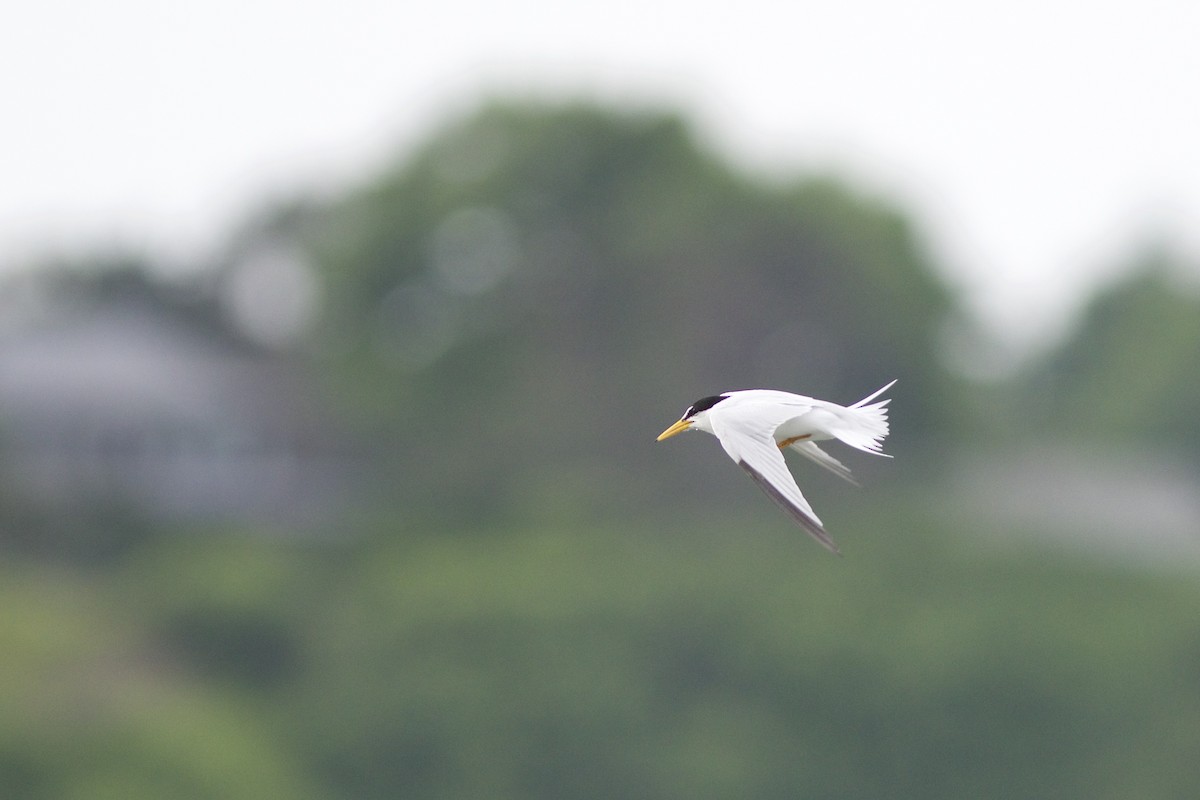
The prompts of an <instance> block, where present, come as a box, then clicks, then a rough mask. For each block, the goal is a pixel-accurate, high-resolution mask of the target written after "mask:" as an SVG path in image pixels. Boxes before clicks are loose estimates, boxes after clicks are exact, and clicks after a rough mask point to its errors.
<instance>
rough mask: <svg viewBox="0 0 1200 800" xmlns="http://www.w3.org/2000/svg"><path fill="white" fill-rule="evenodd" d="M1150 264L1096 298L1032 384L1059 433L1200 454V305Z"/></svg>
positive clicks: (1159, 265) (1162, 266) (1168, 266)
mask: <svg viewBox="0 0 1200 800" xmlns="http://www.w3.org/2000/svg"><path fill="white" fill-rule="evenodd" d="M1175 268H1178V269H1182V268H1181V267H1180V266H1179V265H1174V264H1172V263H1170V262H1166V261H1163V260H1162V259H1161V258H1159V259H1153V260H1150V261H1148V262H1146V263H1144V264H1143V265H1142V267H1141V268H1140V269H1138V270H1136V271H1135V272H1134V273H1133V274H1132V275H1131V276H1130V277H1129V278H1128V279H1127V280H1125V281H1124V282H1122V283H1119V284H1117V285H1115V286H1113V287H1111V288H1110V289H1108V290H1107V291H1106V292H1104V293H1103V294H1101V295H1100V296H1099V297H1097V298H1096V299H1095V300H1094V301H1093V302H1092V304H1091V305H1090V307H1089V308H1088V309H1087V312H1086V314H1085V315H1084V319H1083V321H1082V323H1081V324H1080V326H1079V329H1078V331H1077V332H1076V333H1075V335H1073V336H1072V337H1071V338H1070V339H1069V340H1068V341H1067V342H1066V343H1065V344H1064V345H1063V347H1062V348H1061V349H1059V350H1058V351H1057V352H1055V353H1054V354H1052V356H1051V357H1050V358H1049V359H1048V360H1047V362H1046V363H1045V364H1043V365H1041V368H1040V370H1039V371H1038V372H1037V374H1036V375H1035V376H1034V377H1033V378H1032V380H1031V386H1032V390H1033V391H1034V392H1037V393H1038V394H1039V395H1040V396H1041V397H1042V398H1044V400H1043V402H1044V403H1045V406H1044V408H1045V411H1044V413H1045V419H1046V422H1047V423H1049V425H1050V426H1052V427H1053V428H1054V429H1056V430H1057V431H1059V432H1065V433H1068V434H1074V435H1082V436H1086V437H1089V438H1090V437H1094V436H1095V435H1096V432H1103V434H1102V435H1103V437H1104V438H1105V439H1109V440H1119V441H1125V442H1130V441H1142V442H1155V443H1158V444H1165V445H1170V446H1173V447H1178V448H1184V449H1186V450H1187V451H1188V452H1190V453H1191V454H1193V455H1197V456H1200V429H1198V428H1197V426H1196V425H1195V420H1196V418H1197V416H1200V370H1197V369H1196V367H1195V361H1196V354H1197V353H1198V352H1200V299H1198V298H1197V297H1196V296H1195V294H1194V293H1189V292H1187V291H1184V290H1182V289H1180V288H1179V287H1178V286H1177V285H1176V283H1175V281H1173V280H1172V278H1171V276H1170V273H1171V271H1172V269H1175Z"/></svg>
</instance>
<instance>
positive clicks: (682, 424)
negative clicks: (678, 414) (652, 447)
mask: <svg viewBox="0 0 1200 800" xmlns="http://www.w3.org/2000/svg"><path fill="white" fill-rule="evenodd" d="M690 427H692V421H691V420H690V419H681V420H679V421H678V422H676V423H675V424H674V425H672V426H671V427H669V428H667V429H666V430H665V431H663V432H662V433H660V434H659V435H658V438H657V439H655V441H656V442H661V441H662V440H663V439H670V438H671V437H672V436H674V435H675V434H677V433H683V432H684V431H686V430H687V429H688V428H690Z"/></svg>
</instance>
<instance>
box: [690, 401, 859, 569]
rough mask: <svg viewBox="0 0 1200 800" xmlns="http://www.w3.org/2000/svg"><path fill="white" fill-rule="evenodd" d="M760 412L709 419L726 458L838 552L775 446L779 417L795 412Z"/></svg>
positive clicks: (801, 524) (821, 540)
mask: <svg viewBox="0 0 1200 800" xmlns="http://www.w3.org/2000/svg"><path fill="white" fill-rule="evenodd" d="M755 411H759V409H755ZM761 411H762V413H755V414H753V416H751V415H746V414H740V415H738V418H737V419H731V418H729V417H728V416H718V415H716V414H713V415H712V417H711V418H710V419H711V422H712V426H713V431H714V433H715V434H716V436H717V438H718V439H719V440H720V442H721V446H722V447H724V448H725V452H726V453H728V454H729V457H730V458H732V459H733V460H734V461H735V462H736V463H737V465H738V466H739V467H741V468H742V469H744V470H746V472H747V473H748V474H749V475H750V477H751V478H753V479H754V481H755V482H756V483H757V484H758V485H759V488H761V489H762V490H763V491H764V492H766V494H767V496H768V497H770V498H771V499H772V500H774V501H775V502H776V503H778V504H779V506H780V507H781V508H783V510H784V511H786V512H787V513H788V515H789V516H791V518H792V519H794V520H795V521H796V522H797V523H798V524H799V525H800V527H802V528H804V530H805V531H807V532H808V533H809V535H810V536H812V537H813V538H814V539H816V540H817V541H818V542H820V543H821V544H822V545H824V546H825V547H826V548H828V549H829V550H831V551H832V552H834V553H837V552H839V551H838V548H837V545H835V544H834V543H833V540H832V539H830V538H829V534H828V533H826V532H825V528H824V527H823V526H822V525H821V520H820V519H819V518H818V517H817V515H816V512H814V511H813V510H812V506H810V505H809V504H808V501H807V500H805V499H804V495H803V494H802V493H801V492H800V487H799V486H797V485H796V480H795V479H794V478H793V477H792V473H790V472H788V468H787V462H786V461H784V459H783V453H782V451H780V449H779V446H778V445H777V444H775V437H774V433H775V429H776V428H777V427H779V424H780V422H782V420H779V419H778V417H779V416H782V415H790V414H793V413H795V412H794V411H792V410H790V409H785V408H779V409H778V411H776V412H775V413H771V409H768V408H762V409H761Z"/></svg>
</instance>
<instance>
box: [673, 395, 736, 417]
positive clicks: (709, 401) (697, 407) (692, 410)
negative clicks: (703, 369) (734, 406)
mask: <svg viewBox="0 0 1200 800" xmlns="http://www.w3.org/2000/svg"><path fill="white" fill-rule="evenodd" d="M728 396H729V395H725V394H710V395H709V396H708V397H701V398H700V399H699V400H697V401H696V402H694V403H692V404H691V405H690V406H688V407H687V411H684V412H683V416H682V417H681V418H680V419H688V418H689V417H693V416H695V415H696V414H699V413H700V412H701V411H708V410H709V409H710V408H712V407H713V406H715V405H716V404H717V403H719V402H721V401H722V400H724V399H725V398H727V397H728Z"/></svg>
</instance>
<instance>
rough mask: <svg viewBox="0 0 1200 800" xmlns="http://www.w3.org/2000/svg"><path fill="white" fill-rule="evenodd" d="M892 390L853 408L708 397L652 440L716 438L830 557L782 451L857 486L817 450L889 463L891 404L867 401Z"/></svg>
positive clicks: (746, 394)
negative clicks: (690, 435) (834, 447)
mask: <svg viewBox="0 0 1200 800" xmlns="http://www.w3.org/2000/svg"><path fill="white" fill-rule="evenodd" d="M895 383H896V382H895V381H892V382H891V383H889V384H888V385H887V386H884V387H883V388H882V389H879V390H878V391H876V392H874V393H872V394H870V395H868V396H867V397H864V398H863V399H862V400H859V401H858V402H857V403H855V404H854V405H852V406H840V405H838V404H837V403H830V402H829V401H827V400H817V399H816V398H812V397H805V396H804V395H799V394H791V393H790V392H779V391H774V390H772V389H745V390H742V391H737V392H724V393H722V394H714V395H710V396H709V397H702V398H700V399H699V400H697V401H696V402H694V403H692V404H691V405H690V406H688V407H687V410H686V411H684V412H683V416H682V417H680V418H679V421H678V422H676V423H675V424H673V425H672V426H671V427H669V428H667V429H666V430H665V431H663V432H662V433H661V434H659V436H658V441H660V442H661V441H662V440H663V439H669V438H671V437H672V436H674V435H675V434H677V433H682V432H684V431H689V430H691V431H704V432H705V433H711V434H712V435H713V436H716V437H717V439H718V440H719V441H720V442H721V446H722V447H723V448H725V452H726V453H728V454H729V457H730V458H732V459H733V460H734V461H735V462H737V465H738V466H739V467H741V468H742V469H744V470H746V472H747V473H748V474H749V475H750V477H751V478H753V479H754V481H755V482H756V483H757V484H758V485H759V487H760V488H761V489H762V490H763V491H764V492H766V494H767V496H768V497H770V498H771V499H772V500H774V501H775V502H776V503H778V504H779V505H780V506H781V507H782V508H783V510H784V511H786V512H787V513H788V514H789V515H790V516H791V517H792V519H794V520H795V521H796V522H797V523H798V524H799V525H800V527H802V528H804V530H805V531H807V532H808V533H809V535H811V536H812V537H813V538H814V539H816V540H817V541H818V542H820V543H821V544H823V545H824V546H825V547H826V548H827V549H829V550H831V551H832V552H834V553H837V552H839V551H838V548H837V545H835V544H834V543H833V540H832V539H830V538H829V534H828V533H826V531H825V526H824V525H822V524H821V520H820V519H819V518H818V517H817V515H816V513H815V512H814V511H813V510H812V506H810V505H809V504H808V501H807V500H805V499H804V495H803V494H802V493H801V492H800V487H799V486H797V485H796V480H795V479H794V478H793V477H792V474H791V473H790V472H789V471H788V467H787V462H785V461H784V459H783V451H784V450H785V449H787V448H789V447H790V448H791V449H792V450H795V451H796V452H798V453H800V455H802V456H804V457H806V458H808V459H811V460H812V461H815V462H816V463H818V464H820V465H821V466H822V467H824V468H825V469H827V470H829V471H830V472H832V473H833V474H835V475H838V476H839V477H841V478H844V479H845V480H848V481H850V482H851V483H853V484H855V485H856V486H857V485H858V482H857V481H855V480H854V476H853V475H851V474H850V470H849V468H848V467H846V465H845V464H843V463H842V462H840V461H838V460H837V459H836V458H834V457H833V456H831V455H829V454H828V453H826V452H825V451H824V450H822V449H821V448H820V447H819V446H818V445H817V442H820V441H826V440H828V439H837V440H839V441H840V442H842V444H846V445H849V446H850V447H853V448H856V449H858V450H862V451H863V452H866V453H873V454H874V455H877V456H886V457H888V458H891V456H888V455H887V454H886V453H884V452H882V450H881V448H882V446H883V440H884V438H885V437H886V436H887V435H888V419H887V404H888V403H889V402H891V400H890V398H888V399H884V400H879V401H877V402H871V401H872V400H875V398H877V397H879V395H881V394H883V393H884V392H886V391H887V390H888V389H890V388H892V386H893V385H894V384H895Z"/></svg>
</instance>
